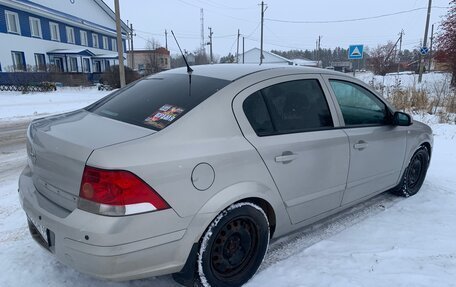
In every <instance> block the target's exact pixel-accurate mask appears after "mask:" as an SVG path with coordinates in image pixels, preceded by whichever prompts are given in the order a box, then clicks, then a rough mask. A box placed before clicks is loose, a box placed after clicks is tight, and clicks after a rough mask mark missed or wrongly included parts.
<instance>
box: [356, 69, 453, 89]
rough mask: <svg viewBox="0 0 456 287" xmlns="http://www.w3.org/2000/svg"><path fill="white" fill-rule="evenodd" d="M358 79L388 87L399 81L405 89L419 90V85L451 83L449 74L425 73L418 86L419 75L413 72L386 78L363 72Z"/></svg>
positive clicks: (386, 76)
mask: <svg viewBox="0 0 456 287" xmlns="http://www.w3.org/2000/svg"><path fill="white" fill-rule="evenodd" d="M356 78H358V79H360V80H361V81H363V82H365V83H370V82H374V83H378V84H382V85H383V86H387V87H391V86H394V85H396V83H397V81H400V84H401V86H402V87H403V88H411V87H417V88H418V87H419V85H422V86H423V87H426V86H429V85H432V84H433V83H436V82H441V81H449V80H450V79H451V75H450V74H448V73H437V72H432V73H425V74H423V81H422V82H421V84H418V74H415V73H412V72H401V73H399V74H397V73H390V74H386V75H385V76H379V75H374V74H373V73H372V72H363V73H357V74H356Z"/></svg>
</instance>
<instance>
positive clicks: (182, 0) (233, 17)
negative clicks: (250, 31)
mask: <svg viewBox="0 0 456 287" xmlns="http://www.w3.org/2000/svg"><path fill="white" fill-rule="evenodd" d="M177 1H179V2H181V3H183V4H186V5H189V6H192V7H195V8H198V9H201V6H198V5H195V4H192V3H189V2H187V1H184V0H177ZM204 10H206V11H209V12H212V13H215V14H219V15H221V16H224V17H228V18H232V19H235V20H239V21H244V22H250V23H253V21H252V20H248V19H244V18H239V17H235V16H231V15H227V14H224V13H220V12H218V11H213V10H210V9H207V8H205V9H204ZM255 23H256V22H255Z"/></svg>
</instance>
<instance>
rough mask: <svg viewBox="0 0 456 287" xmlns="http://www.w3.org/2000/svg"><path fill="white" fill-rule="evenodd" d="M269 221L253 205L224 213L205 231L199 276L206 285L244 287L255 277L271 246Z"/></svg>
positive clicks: (237, 206)
mask: <svg viewBox="0 0 456 287" xmlns="http://www.w3.org/2000/svg"><path fill="white" fill-rule="evenodd" d="M269 236H270V231H269V222H268V217H267V216H266V214H265V212H264V211H263V209H261V208H260V207H259V206H257V205H255V204H253V203H250V202H241V203H235V204H233V205H231V206H229V207H228V208H226V209H225V210H224V211H222V212H221V213H220V214H219V215H218V216H217V217H216V218H215V219H214V220H213V221H212V223H211V224H210V226H209V227H208V228H207V230H206V231H205V233H204V235H203V237H202V240H201V243H200V248H199V253H198V260H197V277H198V281H199V283H200V284H201V285H202V286H220V287H225V286H230V287H234V286H241V285H243V284H244V283H246V282H247V281H248V280H249V279H250V278H252V277H253V275H255V273H256V272H257V270H258V268H259V267H260V265H261V263H262V262H263V259H264V256H265V254H266V251H267V249H268V245H269Z"/></svg>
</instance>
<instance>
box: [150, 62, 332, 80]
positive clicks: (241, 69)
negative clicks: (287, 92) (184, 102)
mask: <svg viewBox="0 0 456 287" xmlns="http://www.w3.org/2000/svg"><path fill="white" fill-rule="evenodd" d="M191 68H192V70H193V73H192V75H196V76H204V77H211V78H218V79H223V80H227V81H235V80H237V79H240V78H243V77H245V76H247V75H250V74H254V73H258V72H262V71H266V70H273V69H277V70H279V69H280V70H282V71H289V73H290V74H293V73H315V74H339V73H338V72H334V71H331V70H327V69H321V68H313V67H302V66H291V65H277V64H269V65H267V64H266V65H257V64H213V65H196V66H191ZM163 73H165V74H169V73H171V74H187V68H186V67H182V68H177V69H172V70H168V71H165V72H162V73H160V74H163ZM152 77H153V76H152Z"/></svg>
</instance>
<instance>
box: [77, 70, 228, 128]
mask: <svg viewBox="0 0 456 287" xmlns="http://www.w3.org/2000/svg"><path fill="white" fill-rule="evenodd" d="M229 83H230V81H227V80H222V79H217V78H210V77H203V76H195V75H193V76H192V81H191V88H190V86H189V78H188V75H186V74H162V75H155V76H151V77H149V78H146V79H143V80H140V81H138V82H136V83H133V84H131V85H129V86H127V87H126V88H124V89H121V90H119V91H117V92H114V93H113V94H111V95H109V96H107V97H105V98H103V99H101V100H100V101H98V102H95V103H94V104H92V105H91V106H89V107H87V108H86V109H87V110H88V111H90V112H92V113H95V114H98V115H100V116H104V117H108V118H112V119H115V120H119V121H122V122H126V123H129V124H133V125H137V126H142V127H145V128H149V129H153V130H157V131H158V130H161V129H164V128H165V127H167V126H168V125H170V124H171V123H173V122H175V121H176V120H178V119H179V118H180V117H182V116H183V115H184V114H186V113H188V112H189V111H190V110H192V109H193V108H194V107H196V106H197V105H199V104H200V103H201V102H203V101H204V100H206V99H207V98H208V97H210V96H211V95H213V94H214V93H216V92H217V91H219V90H220V89H222V88H224V87H225V86H226V85H228V84H229Z"/></svg>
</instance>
